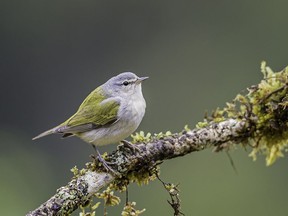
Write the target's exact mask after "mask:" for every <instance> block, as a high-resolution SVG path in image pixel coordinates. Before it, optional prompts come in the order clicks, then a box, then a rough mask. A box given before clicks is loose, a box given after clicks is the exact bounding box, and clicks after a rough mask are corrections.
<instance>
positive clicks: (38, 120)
mask: <svg viewBox="0 0 288 216" xmlns="http://www.w3.org/2000/svg"><path fill="white" fill-rule="evenodd" d="M287 7H288V2H287V1H281V0H274V1H270V0H254V1H248V0H241V1H228V0H217V1H212V0H210V1H200V0H192V1H164V0H159V1H151V0H146V1H117V0H114V1H113V0H112V1H92V0H86V1H76V0H69V1H68V0H65V1H64V0H60V1H59V0H58V1H53V0H50V1H45V0H41V1H39V0H26V1H20V0H18V1H10V0H1V1H0V24H1V25H0V26H1V27H0V98H1V104H0V138H1V141H0V144H1V146H0V147H1V151H0V170H1V175H0V206H1V215H24V214H25V213H27V212H28V211H29V210H33V209H34V208H36V207H38V206H39V205H40V204H41V203H42V202H44V201H46V200H47V199H48V198H49V197H50V196H51V195H53V194H54V192H55V191H56V189H57V188H58V187H60V186H62V185H65V184H66V183H67V182H68V181H69V180H70V178H71V176H72V174H71V172H70V168H72V167H73V166H75V165H77V166H78V167H79V168H81V167H83V166H84V164H85V162H87V161H89V160H90V159H89V155H90V154H91V153H93V150H92V148H91V147H90V146H89V145H87V144H85V143H84V142H83V141H81V140H78V139H77V138H69V139H63V140H62V139H60V137H59V136H56V135H55V136H50V137H46V138H43V139H41V140H37V141H32V140H31V138H32V137H33V136H35V135H37V134H38V133H40V132H42V131H44V130H46V129H49V128H51V127H53V126H55V125H56V124H58V123H61V122H62V121H63V120H65V119H66V118H68V117H69V116H70V115H71V114H73V113H74V112H75V110H76V109H77V107H78V105H79V104H80V103H81V101H82V100H83V99H84V98H85V97H86V95H87V94H88V93H89V92H90V91H91V90H93V89H94V88H95V87H96V86H98V85H100V84H102V83H103V82H105V81H106V80H107V79H108V78H110V77H111V76H114V75H116V74H118V73H120V72H123V71H133V72H135V73H136V74H138V75H139V76H149V77H150V79H149V80H147V81H146V82H145V83H144V86H143V91H144V96H145V98H146V101H147V111H146V115H145V118H144V120H143V122H142V124H141V126H140V128H139V129H138V131H140V130H143V131H145V132H148V131H149V132H152V133H157V132H160V131H164V132H165V131H167V130H170V131H172V132H178V131H181V130H182V129H183V127H184V125H185V124H188V125H189V126H190V128H193V127H194V125H195V124H196V123H197V122H198V121H201V120H202V119H203V116H204V113H205V112H206V111H208V112H210V111H212V110H213V109H215V108H217V107H223V106H224V105H225V102H227V101H231V100H232V99H233V98H234V97H235V95H236V94H237V93H239V92H240V91H242V90H245V89H246V87H248V86H250V85H253V84H256V83H258V82H259V80H260V79H261V77H262V76H261V73H260V62H261V61H262V60H266V61H267V62H268V64H269V65H270V66H271V67H272V68H273V69H274V70H276V71H278V70H281V69H282V68H283V67H285V66H286V65H288V58H287V48H288V28H287V26H288V15H287ZM115 148H116V146H115V145H111V146H107V147H102V148H101V151H102V152H104V151H108V152H111V151H112V150H113V149H115ZM248 154H249V149H248V151H244V150H243V149H241V148H239V149H238V150H236V151H233V152H231V156H232V157H233V160H234V163H235V164H236V168H237V170H238V174H236V173H235V172H234V171H233V169H232V167H231V165H230V163H229V160H228V157H227V155H226V154H225V153H217V154H216V153H212V152H211V150H206V151H203V152H197V153H193V154H191V155H187V156H185V157H182V158H177V159H173V160H171V161H166V162H165V163H164V164H163V165H161V168H162V169H161V176H162V179H163V180H164V181H167V182H173V183H179V184H180V190H181V194H180V197H181V199H182V210H183V212H184V213H186V215H199V216H202V215H203V216H205V215H215V216H217V215H221V216H225V215H229V216H230V215H233V216H242V215H246V216H252V215H253V216H254V215H262V216H270V215H279V216H280V215H287V212H288V206H287V197H288V195H287V194H288V189H287V181H288V174H287V162H288V161H287V159H280V160H278V161H277V163H276V164H274V165H273V166H271V167H268V168H267V167H266V166H265V161H264V158H263V157H259V158H258V160H257V161H256V162H253V161H252V159H251V158H249V157H248ZM121 197H122V195H121ZM130 199H131V200H134V201H136V202H137V208H139V209H142V208H146V209H147V210H146V213H145V214H144V215H149V216H156V215H172V210H171V208H170V207H169V206H168V204H167V202H166V200H167V199H169V196H168V194H167V193H166V191H165V190H164V189H163V187H162V185H161V183H160V182H159V181H155V182H152V183H151V184H149V185H148V186H142V187H138V186H137V185H131V186H130ZM122 206H123V202H122V203H121V205H120V206H119V207H117V208H108V211H109V215H120V212H121V209H122ZM101 208H102V207H101ZM101 208H100V210H99V215H102V210H101ZM73 215H78V213H75V214H73Z"/></svg>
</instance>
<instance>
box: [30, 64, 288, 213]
mask: <svg viewBox="0 0 288 216" xmlns="http://www.w3.org/2000/svg"><path fill="white" fill-rule="evenodd" d="M262 72H263V74H264V79H263V80H262V81H261V82H260V83H259V84H258V85H257V86H253V87H251V88H249V89H248V91H249V92H248V94H247V95H245V96H243V95H238V96H237V97H236V98H235V100H234V103H227V107H225V108H224V109H223V110H219V109H217V110H216V111H215V112H214V113H213V114H212V116H211V117H209V118H208V117H207V118H206V119H205V120H204V122H201V123H199V124H198V126H197V128H195V129H193V130H189V129H186V130H184V131H182V132H180V133H176V134H166V135H163V134H162V133H161V134H158V135H155V136H153V137H151V136H146V137H145V136H143V135H139V134H138V135H137V136H134V141H135V142H136V143H135V149H134V148H127V147H125V146H124V145H119V146H118V148H117V151H115V152H113V153H111V154H110V155H108V156H107V157H106V158H105V159H106V161H108V162H109V163H111V168H113V169H114V170H116V171H118V172H119V173H120V174H121V177H119V176H114V175H111V174H110V173H107V172H105V170H103V167H101V166H100V164H99V163H98V165H95V164H94V163H88V164H87V168H86V169H83V170H82V171H81V172H80V173H77V174H76V175H75V177H74V178H73V179H72V180H71V182H69V183H68V184H67V185H66V186H64V187H61V188H59V189H58V190H57V192H56V194H55V195H54V196H53V197H51V198H50V199H49V200H48V201H47V202H45V203H43V204H42V205H41V206H40V207H38V208H37V209H35V210H34V211H31V212H29V213H28V214H27V215H28V216H35V215H69V214H70V213H72V212H73V211H74V210H76V209H77V208H78V207H79V206H80V205H85V203H86V202H87V201H88V200H89V199H90V198H91V196H93V195H94V194H95V193H96V192H98V191H99V190H101V189H102V188H104V187H106V186H108V185H109V184H110V183H114V184H116V185H119V187H120V186H121V185H122V186H125V185H127V184H129V182H133V181H141V180H143V179H145V176H146V177H147V173H148V176H151V172H150V171H151V170H152V169H153V168H155V166H156V165H157V164H158V163H159V162H162V161H165V160H168V159H171V158H175V157H179V156H184V155H187V154H189V153H191V152H195V151H200V150H203V149H206V148H209V147H214V149H215V151H221V150H223V149H229V148H231V147H232V146H233V145H234V144H239V143H241V144H243V145H248V144H249V145H251V146H253V156H255V154H256V153H257V152H258V151H259V150H261V149H262V150H263V149H265V152H266V154H267V157H268V160H267V164H269V163H268V162H269V161H270V162H274V161H275V159H276V158H277V156H281V152H282V151H283V149H284V148H286V141H287V138H288V133H287V132H286V131H287V122H288V109H287V106H288V98H287V97H286V95H287V83H288V80H287V77H288V69H284V70H283V71H281V72H278V73H274V72H273V71H272V70H271V69H270V68H269V67H266V65H265V64H264V63H263V64H262ZM286 101H287V102H286ZM141 178H142V179H141Z"/></svg>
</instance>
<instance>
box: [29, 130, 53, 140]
mask: <svg viewBox="0 0 288 216" xmlns="http://www.w3.org/2000/svg"><path fill="white" fill-rule="evenodd" d="M56 128H57V127H56ZM56 128H52V129H50V130H47V131H45V132H43V133H41V134H39V135H38V136H35V137H34V138H32V140H36V139H39V138H41V137H44V136H48V135H50V134H54V133H56Z"/></svg>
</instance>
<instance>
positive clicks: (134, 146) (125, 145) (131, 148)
mask: <svg viewBox="0 0 288 216" xmlns="http://www.w3.org/2000/svg"><path fill="white" fill-rule="evenodd" d="M121 143H122V144H123V145H124V147H125V148H129V149H130V150H132V151H133V153H134V154H135V153H136V151H137V152H138V153H139V152H141V149H140V148H138V146H137V145H135V144H132V143H130V142H129V141H127V140H122V141H121Z"/></svg>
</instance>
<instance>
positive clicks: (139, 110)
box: [78, 95, 146, 146]
mask: <svg viewBox="0 0 288 216" xmlns="http://www.w3.org/2000/svg"><path fill="white" fill-rule="evenodd" d="M141 96H142V95H141ZM136 101H137V102H135V100H133V98H131V99H130V100H129V102H128V103H127V104H126V105H125V104H123V105H120V107H119V111H118V118H119V119H118V120H117V121H116V122H115V123H113V124H111V125H108V126H107V127H105V126H104V127H101V128H98V129H94V130H91V131H87V132H84V133H81V134H79V135H78V136H79V137H80V138H81V139H83V140H84V141H86V142H88V143H92V144H94V145H96V146H101V145H107V144H113V143H118V142H120V141H121V140H123V139H125V138H127V137H128V136H130V135H131V134H132V133H133V132H134V131H135V130H136V129H137V128H138V126H139V124H140V123H141V121H142V118H143V116H144V114H145V108H146V103H145V100H144V98H143V96H142V100H141V99H140V100H139V98H138V99H137V100H136Z"/></svg>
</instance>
